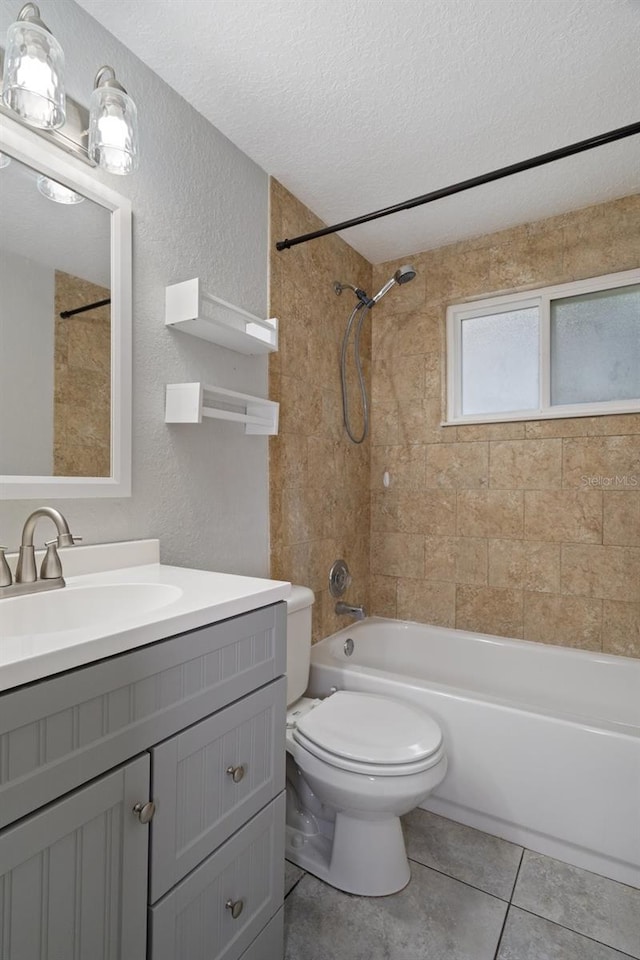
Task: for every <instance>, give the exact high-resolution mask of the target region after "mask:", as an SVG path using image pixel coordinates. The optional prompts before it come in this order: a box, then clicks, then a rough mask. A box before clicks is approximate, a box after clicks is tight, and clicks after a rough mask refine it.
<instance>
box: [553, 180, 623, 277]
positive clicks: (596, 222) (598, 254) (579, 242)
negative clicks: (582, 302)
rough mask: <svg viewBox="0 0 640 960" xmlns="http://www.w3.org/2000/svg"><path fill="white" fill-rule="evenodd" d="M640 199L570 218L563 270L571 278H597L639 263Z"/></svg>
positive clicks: (591, 210) (602, 206)
mask: <svg viewBox="0 0 640 960" xmlns="http://www.w3.org/2000/svg"><path fill="white" fill-rule="evenodd" d="M639 217H640V196H631V197H624V198H622V200H617V201H613V202H612V203H608V204H599V205H598V206H594V207H587V208H586V209H585V210H579V211H576V212H575V213H574V214H571V215H567V220H566V223H565V227H564V231H563V233H564V271H565V274H567V276H568V278H569V279H571V278H579V277H597V276H599V275H601V274H605V273H612V272H615V271H618V270H630V269H632V268H633V267H637V266H638V263H640V233H639V231H638V218H639Z"/></svg>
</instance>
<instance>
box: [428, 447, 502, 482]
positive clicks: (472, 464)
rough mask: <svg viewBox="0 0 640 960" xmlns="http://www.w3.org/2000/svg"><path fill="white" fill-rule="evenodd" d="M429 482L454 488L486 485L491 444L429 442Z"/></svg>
mask: <svg viewBox="0 0 640 960" xmlns="http://www.w3.org/2000/svg"><path fill="white" fill-rule="evenodd" d="M426 485H427V487H446V488H449V489H454V490H459V489H466V488H474V487H487V486H488V485H489V444H488V443H439V444H430V445H429V446H427V469H426Z"/></svg>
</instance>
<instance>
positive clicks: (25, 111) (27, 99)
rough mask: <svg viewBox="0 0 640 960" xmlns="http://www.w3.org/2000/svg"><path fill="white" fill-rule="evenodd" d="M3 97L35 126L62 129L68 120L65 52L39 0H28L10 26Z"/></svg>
mask: <svg viewBox="0 0 640 960" xmlns="http://www.w3.org/2000/svg"><path fill="white" fill-rule="evenodd" d="M2 99H3V102H4V104H5V105H6V106H7V107H8V108H9V109H10V110H13V112H14V113H16V114H17V115H18V116H19V117H20V118H21V119H22V120H23V121H24V122H25V123H27V124H28V125H29V126H31V127H38V128H40V129H43V130H58V129H59V128H60V127H61V126H62V125H63V124H64V121H65V93H64V53H63V51H62V47H61V46H60V44H59V43H58V41H57V40H56V38H55V37H54V36H53V34H52V33H51V31H50V30H49V28H48V27H47V26H46V25H45V24H44V23H43V22H42V20H41V19H40V10H39V9H38V7H37V6H36V4H35V3H25V5H24V7H23V8H22V10H21V11H20V13H19V14H18V19H17V20H16V22H15V23H13V24H12V25H11V26H10V27H9V31H8V33H7V49H6V53H5V61H4V78H3V90H2Z"/></svg>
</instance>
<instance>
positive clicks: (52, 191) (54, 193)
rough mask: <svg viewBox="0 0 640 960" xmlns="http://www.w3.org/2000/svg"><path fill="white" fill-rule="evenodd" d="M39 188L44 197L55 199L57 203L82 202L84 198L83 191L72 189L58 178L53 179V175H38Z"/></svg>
mask: <svg viewBox="0 0 640 960" xmlns="http://www.w3.org/2000/svg"><path fill="white" fill-rule="evenodd" d="M38 190H39V191H40V193H41V194H42V196H43V197H46V198H47V200H53V201H54V202H55V203H65V204H67V205H69V204H73V203H82V201H83V200H84V197H83V196H82V194H81V193H76V192H75V190H70V189H69V187H65V186H63V185H62V184H61V183H58V181H57V180H52V179H51V177H44V176H40V177H38Z"/></svg>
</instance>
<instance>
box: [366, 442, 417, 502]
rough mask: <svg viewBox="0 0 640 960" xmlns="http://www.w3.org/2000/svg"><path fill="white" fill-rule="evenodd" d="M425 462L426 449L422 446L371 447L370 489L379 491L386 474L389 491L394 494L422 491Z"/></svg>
mask: <svg viewBox="0 0 640 960" xmlns="http://www.w3.org/2000/svg"><path fill="white" fill-rule="evenodd" d="M425 462H426V448H425V447H424V446H423V445H422V444H411V445H410V446H405V445H403V444H399V445H398V446H393V447H382V446H380V447H372V448H371V488H372V489H373V490H379V489H381V488H382V478H383V475H384V473H385V472H388V473H389V480H390V486H389V489H390V490H392V491H394V492H396V491H401V490H422V489H424V477H425Z"/></svg>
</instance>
